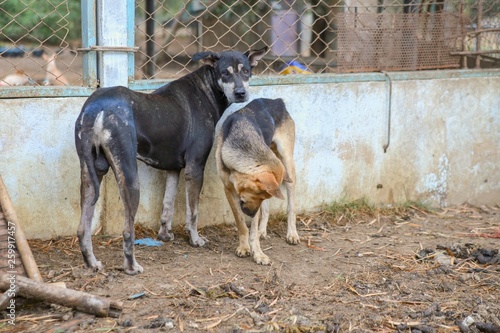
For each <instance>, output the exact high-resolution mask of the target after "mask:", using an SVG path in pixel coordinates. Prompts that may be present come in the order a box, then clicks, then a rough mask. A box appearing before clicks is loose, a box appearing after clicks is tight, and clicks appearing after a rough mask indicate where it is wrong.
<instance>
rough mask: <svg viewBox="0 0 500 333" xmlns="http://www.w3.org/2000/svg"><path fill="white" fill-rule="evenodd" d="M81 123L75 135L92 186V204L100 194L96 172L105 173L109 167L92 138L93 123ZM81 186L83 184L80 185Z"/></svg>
mask: <svg viewBox="0 0 500 333" xmlns="http://www.w3.org/2000/svg"><path fill="white" fill-rule="evenodd" d="M89 125H90V124H81V126H80V128H79V129H77V131H76V132H75V135H76V136H77V138H76V142H77V150H78V153H79V155H80V159H81V161H82V162H81V163H82V164H83V165H82V167H84V166H86V167H87V170H88V172H89V176H90V179H91V181H92V187H93V188H94V199H93V200H92V206H93V205H95V203H96V202H97V200H98V199H99V195H100V187H101V184H100V181H99V178H98V175H97V173H98V172H99V173H101V174H105V173H106V172H107V171H108V169H109V163H108V161H107V159H106V157H105V156H104V153H103V151H102V149H101V147H100V146H99V145H96V142H95V140H94V128H93V127H94V126H93V125H94V124H92V125H90V126H89ZM82 186H83V185H82Z"/></svg>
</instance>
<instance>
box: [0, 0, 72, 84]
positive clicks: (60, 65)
mask: <svg viewBox="0 0 500 333" xmlns="http://www.w3.org/2000/svg"><path fill="white" fill-rule="evenodd" d="M80 15H81V13H80V1H79V0H50V1H33V0H0V86H23V85H81V78H82V74H81V73H82V66H81V57H80V56H79V55H78V54H77V52H75V50H76V47H77V44H78V43H79V41H80V40H81V21H80Z"/></svg>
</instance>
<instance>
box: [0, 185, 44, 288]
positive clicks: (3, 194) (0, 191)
mask: <svg viewBox="0 0 500 333" xmlns="http://www.w3.org/2000/svg"><path fill="white" fill-rule="evenodd" d="M0 206H2V211H3V214H4V216H5V219H6V220H7V223H9V222H12V223H14V225H15V230H14V237H15V240H16V247H17V251H18V252H19V255H20V256H21V260H22V262H23V265H24V269H25V270H26V273H27V274H28V277H30V278H31V279H33V280H35V281H37V282H43V279H42V275H41V274H40V271H39V270H38V266H37V265H36V262H35V258H34V257H33V253H32V252H31V248H30V246H29V244H28V241H27V240H26V236H25V235H24V232H23V229H22V228H21V224H20V223H19V221H18V219H17V214H16V211H15V210H14V206H13V205H12V201H11V200H10V197H9V193H7V188H6V187H5V184H4V182H3V179H2V176H0Z"/></svg>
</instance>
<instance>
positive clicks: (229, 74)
mask: <svg viewBox="0 0 500 333" xmlns="http://www.w3.org/2000/svg"><path fill="white" fill-rule="evenodd" d="M266 51H267V47H264V48H262V49H260V50H252V51H248V52H246V53H244V54H243V53H241V52H237V51H224V52H220V53H216V52H198V53H196V54H194V56H193V60H194V61H198V60H201V61H203V63H204V64H206V65H210V66H212V67H214V69H215V74H216V76H217V82H218V84H219V86H220V88H221V89H222V90H223V91H224V94H225V95H226V98H227V100H228V101H229V103H241V102H246V101H247V100H248V97H249V95H250V94H249V91H248V87H249V80H250V77H251V76H252V68H254V67H255V66H257V63H258V62H259V60H260V59H261V58H262V57H263V56H264V54H265V53H266Z"/></svg>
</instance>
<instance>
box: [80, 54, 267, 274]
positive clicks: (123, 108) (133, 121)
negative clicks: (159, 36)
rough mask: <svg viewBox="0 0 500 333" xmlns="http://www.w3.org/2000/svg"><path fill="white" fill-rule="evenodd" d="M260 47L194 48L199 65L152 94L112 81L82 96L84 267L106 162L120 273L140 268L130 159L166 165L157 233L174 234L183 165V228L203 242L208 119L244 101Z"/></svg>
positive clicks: (89, 260)
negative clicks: (119, 228) (120, 220)
mask: <svg viewBox="0 0 500 333" xmlns="http://www.w3.org/2000/svg"><path fill="white" fill-rule="evenodd" d="M266 50H267V48H263V49H261V50H253V51H248V52H247V53H245V54H243V53H240V52H235V51H225V52H221V53H214V52H199V53H196V54H195V55H194V56H193V60H195V61H198V60H202V61H203V63H204V64H205V65H206V66H202V67H200V68H199V69H197V70H196V71H194V72H193V73H191V74H188V75H186V76H184V77H182V78H180V79H178V80H175V81H172V82H170V83H169V84H167V85H165V86H163V87H161V88H159V89H157V90H156V91H154V92H153V93H151V94H143V93H139V92H134V91H132V90H130V89H128V88H125V87H111V88H101V89H98V90H97V91H95V92H94V93H93V94H92V95H91V96H90V97H89V98H88V100H87V101H86V102H85V104H84V105H83V108H82V111H81V113H80V115H79V117H78V119H77V121H76V124H75V142H76V150H77V153H78V156H79V158H80V167H81V190H80V192H81V208H82V216H81V220H80V225H79V227H78V239H79V243H80V249H81V251H82V254H83V258H84V260H85V263H86V265H87V267H89V268H92V269H97V270H99V269H101V268H102V264H101V262H99V261H97V260H96V258H95V256H94V252H93V248H92V240H91V221H92V217H93V215H94V205H95V203H96V201H97V199H98V198H99V187H100V184H101V181H102V178H103V176H104V175H105V174H106V173H107V172H108V170H109V167H111V168H112V169H113V172H114V174H115V178H116V181H117V182H118V187H119V189H120V196H121V198H122V200H123V204H124V207H125V224H124V230H123V251H124V254H125V259H124V267H125V272H126V273H127V274H137V273H141V272H142V271H143V268H142V267H141V266H140V265H139V264H138V263H137V262H136V260H135V256H134V240H135V234H134V219H135V214H136V212H137V207H138V205H139V180H138V174H137V161H136V158H137V159H140V160H141V161H143V162H145V163H146V164H148V165H150V166H152V167H154V168H157V169H161V170H167V180H166V189H165V197H164V199H163V211H162V215H161V226H160V230H159V233H158V237H159V238H160V239H162V240H172V239H173V237H174V236H173V234H172V232H171V230H172V218H173V214H174V201H175V196H176V192H177V184H178V181H179V174H180V171H181V169H185V180H186V203H187V204H186V206H187V207H186V215H187V216H186V227H185V228H186V231H187V232H188V233H189V237H190V243H191V245H192V246H203V245H204V244H205V241H204V240H203V239H202V238H201V237H200V236H199V235H198V230H197V220H198V201H199V195H200V191H201V187H202V184H203V172H204V169H205V163H206V161H207V158H208V155H209V153H210V149H211V148H212V144H213V140H214V139H213V136H214V132H215V125H216V123H217V121H218V120H219V119H220V118H221V116H222V113H223V112H224V111H225V110H226V108H227V107H228V106H229V105H230V104H231V103H233V102H235V103H239V102H245V101H247V100H248V96H249V92H248V87H249V79H250V77H251V75H252V72H251V71H252V68H253V67H255V66H256V65H257V62H258V61H259V60H260V59H261V58H262V56H263V55H264V53H265V52H266Z"/></svg>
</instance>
